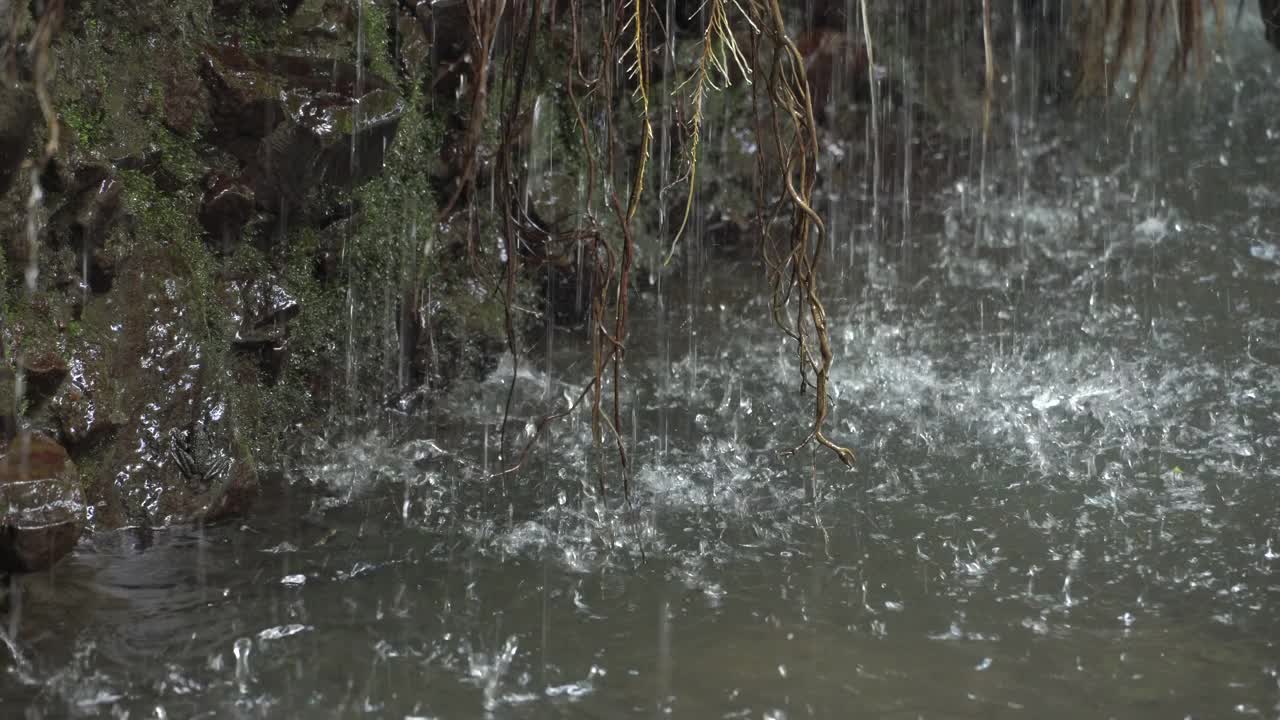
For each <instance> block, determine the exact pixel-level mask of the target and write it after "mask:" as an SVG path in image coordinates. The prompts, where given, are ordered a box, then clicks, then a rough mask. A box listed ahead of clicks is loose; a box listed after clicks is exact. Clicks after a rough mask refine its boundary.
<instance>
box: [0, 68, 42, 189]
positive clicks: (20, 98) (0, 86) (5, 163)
mask: <svg viewBox="0 0 1280 720" xmlns="http://www.w3.org/2000/svg"><path fill="white" fill-rule="evenodd" d="M39 116H40V112H39V108H38V107H37V105H36V100H35V96H34V94H32V92H31V91H30V89H29V88H25V87H23V86H21V85H18V84H10V83H8V82H6V81H5V80H3V79H0V195H3V194H4V193H5V192H8V190H9V188H10V187H11V186H12V185H13V180H14V177H15V176H16V175H17V172H18V168H19V167H21V165H22V161H23V160H24V159H26V157H27V152H28V150H29V148H30V145H31V139H32V133H33V132H34V131H35V125H36V119H37V118H39Z"/></svg>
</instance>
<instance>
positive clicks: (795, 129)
mask: <svg viewBox="0 0 1280 720" xmlns="http://www.w3.org/2000/svg"><path fill="white" fill-rule="evenodd" d="M747 7H748V13H749V14H750V16H751V17H752V20H753V24H755V25H756V26H757V27H760V28H761V29H762V31H763V33H764V35H765V36H766V37H767V38H768V39H769V40H770V42H771V43H772V45H773V48H774V51H773V56H772V61H771V62H770V65H769V67H768V68H763V67H761V63H760V56H759V51H758V49H757V51H756V52H755V53H754V55H753V59H754V61H755V67H756V74H757V76H759V75H761V74H762V71H766V70H767V73H765V74H767V77H768V80H769V82H768V90H769V99H770V101H771V103H770V106H771V108H770V109H771V114H772V119H773V138H774V142H775V144H776V147H777V150H778V162H779V163H780V164H781V165H782V168H781V170H782V172H781V176H782V180H783V185H784V186H785V195H784V198H785V201H786V202H787V204H789V205H790V208H791V221H790V227H791V232H790V237H789V243H788V246H789V247H788V250H787V251H786V254H785V255H783V256H775V255H773V254H772V253H771V252H770V251H768V250H766V262H767V263H768V265H769V274H770V286H771V287H772V289H773V299H772V305H773V316H774V320H775V322H777V323H778V325H779V327H780V328H781V329H782V330H783V332H784V333H786V335H787V336H788V337H790V338H791V339H793V340H795V342H796V351H797V354H798V356H799V360H800V383H801V384H800V387H801V389H802V390H803V389H805V388H807V387H809V386H812V388H813V392H814V416H813V428H812V430H810V432H809V433H808V435H807V436H806V437H805V439H804V441H803V442H802V443H800V445H799V446H797V447H796V448H795V449H799V448H800V447H803V446H805V445H807V444H808V443H810V442H817V443H818V444H819V445H821V446H823V447H825V448H827V449H829V450H831V451H832V452H833V453H835V455H836V457H838V458H839V459H840V461H841V462H843V463H844V464H845V465H846V466H852V465H853V463H854V459H855V456H854V453H853V451H852V450H850V449H849V448H846V447H843V446H841V445H838V444H836V443H835V442H834V441H832V440H831V439H830V438H829V437H827V435H826V433H825V431H824V429H823V427H824V425H825V424H826V421H827V415H828V412H829V405H828V403H829V398H828V385H829V380H830V374H831V364H832V361H833V357H834V356H833V353H832V351H831V337H830V334H829V332H828V329H827V313H826V310H825V308H824V307H823V305H822V300H821V299H820V297H819V291H818V270H819V264H820V261H821V257H822V248H823V244H824V241H825V238H826V228H825V227H824V225H823V223H822V219H821V218H820V217H819V216H818V213H817V212H815V211H814V209H813V204H812V198H813V191H814V186H815V185H816V183H817V174H818V172H817V171H818V167H817V163H818V135H817V123H816V121H815V119H814V115H813V100H812V97H811V95H810V93H809V82H808V78H807V76H806V74H805V66H804V57H803V56H802V55H801V54H800V51H799V50H798V49H797V48H796V45H795V43H794V41H792V39H791V37H790V35H789V34H788V33H787V29H786V26H785V23H784V20H783V15H782V8H781V7H780V6H779V0H753V2H751V3H750V4H749V5H748V6H747ZM779 114H781V115H782V120H781V121H780V120H779V118H778V116H779ZM757 131H758V132H759V126H758V125H757ZM762 140H763V138H762ZM762 145H763V143H762ZM761 230H762V232H763V233H764V234H765V236H766V237H765V238H764V239H763V240H762V242H763V244H764V246H765V247H766V249H767V248H769V247H770V246H771V245H772V243H771V241H770V240H769V238H768V233H769V224H768V223H765V224H763V225H762V228H761ZM793 290H794V291H795V292H796V297H797V303H798V304H797V308H796V322H795V325H794V326H791V325H790V324H789V323H788V322H787V321H786V320H785V316H786V313H785V308H786V305H787V303H788V302H789V298H790V297H791V295H792V292H793ZM806 322H807V323H808V324H811V326H812V329H811V331H810V330H808V329H806ZM815 345H816V348H815ZM815 351H816V355H815ZM810 373H811V374H812V379H810V378H809V374H810ZM794 451H795V450H792V452H794Z"/></svg>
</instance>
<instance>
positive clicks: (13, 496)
mask: <svg viewBox="0 0 1280 720" xmlns="http://www.w3.org/2000/svg"><path fill="white" fill-rule="evenodd" d="M84 522H85V501H84V495H83V493H82V491H81V488H80V477H79V473H78V472H77V470H76V466H75V464H74V463H73V462H71V458H70V457H69V456H68V455H67V451H66V450H65V449H64V448H63V447H62V446H61V445H59V444H58V443H56V442H54V441H53V440H50V439H49V438H47V437H44V436H42V435H29V434H23V435H19V436H17V437H16V438H14V440H13V441H12V442H11V443H9V447H8V450H7V451H6V452H5V454H4V456H3V457H0V570H6V571H9V572H34V571H38V570H45V569H47V568H49V567H51V566H53V564H54V563H56V562H58V561H59V560H61V559H62V558H63V557H65V556H66V555H67V554H68V553H70V552H71V550H72V548H74V547H75V545H76V542H77V541H78V540H79V539H80V533H81V531H82V530H83V529H84Z"/></svg>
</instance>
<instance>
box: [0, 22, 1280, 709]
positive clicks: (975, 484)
mask: <svg viewBox="0 0 1280 720" xmlns="http://www.w3.org/2000/svg"><path fill="white" fill-rule="evenodd" d="M1232 39H1233V44H1232V47H1231V49H1230V52H1229V54H1228V55H1227V56H1225V57H1224V58H1222V59H1221V61H1220V62H1219V63H1218V67H1217V68H1215V73H1214V76H1213V77H1214V80H1213V81H1212V82H1211V84H1210V85H1209V86H1208V87H1207V88H1206V89H1204V90H1203V91H1201V92H1200V93H1199V94H1195V95H1187V96H1185V97H1182V98H1180V99H1179V102H1178V104H1177V105H1176V108H1177V109H1176V110H1166V111H1163V112H1160V113H1156V114H1154V115H1152V116H1145V117H1142V118H1136V117H1133V116H1128V115H1125V114H1124V113H1122V112H1116V113H1113V114H1107V115H1105V116H1099V117H1094V118H1053V119H1052V121H1053V122H1054V124H1055V127H1053V128H1052V132H1050V130H1049V129H1044V130H1036V129H1035V128H1033V127H1030V123H1026V124H1024V127H1023V128H1022V134H1020V135H1019V137H1018V141H1017V142H1016V143H1013V142H1009V143H1003V144H1000V145H999V146H998V149H993V150H991V155H990V157H989V158H988V159H987V162H985V163H982V164H981V166H979V164H978V163H971V165H972V166H973V168H974V170H973V171H972V172H969V173H968V174H966V175H964V176H962V177H960V178H957V179H956V182H954V183H950V182H948V183H947V184H945V185H944V186H942V187H941V188H940V189H938V190H937V191H936V192H933V191H931V192H930V193H929V194H928V195H927V196H925V197H921V198H918V199H917V201H916V202H915V203H914V204H913V205H912V206H911V213H912V220H911V223H910V224H909V225H906V224H904V223H903V222H902V218H901V217H899V218H898V220H896V221H894V222H892V223H888V224H886V225H884V226H882V227H881V228H880V231H879V232H878V233H872V232H871V231H870V227H869V224H868V223H869V221H868V217H866V216H865V211H864V212H863V215H862V216H858V215H856V214H853V215H850V214H847V210H845V209H842V208H844V207H846V206H853V205H850V204H848V203H843V204H842V203H837V202H834V201H833V202H832V203H831V204H830V207H828V209H827V212H828V214H829V217H830V219H831V223H832V226H833V227H835V228H837V233H838V237H837V241H836V242H833V243H832V250H831V254H830V257H829V258H827V263H828V264H827V276H828V277H829V278H830V282H829V284H828V300H827V307H828V312H829V313H830V315H831V318H832V328H833V339H834V341H835V345H836V349H837V354H838V361H837V365H836V368H835V370H834V371H833V389H832V394H833V400H834V412H833V416H832V418H831V421H830V426H829V429H830V431H831V433H832V434H833V435H834V436H835V437H836V438H837V439H838V440H840V441H842V442H845V443H847V444H848V445H850V446H851V447H854V448H855V449H856V450H857V451H858V454H859V462H858V465H857V467H856V469H855V470H853V471H851V472H850V471H846V470H844V469H843V468H842V467H841V466H840V465H839V464H838V463H836V462H835V461H834V460H833V459H832V458H831V457H829V456H828V455H826V454H823V453H821V452H815V451H812V450H809V449H803V450H801V451H800V452H798V453H796V454H795V455H791V456H787V455H784V454H782V453H780V452H779V451H780V450H782V449H785V448H786V447H788V446H789V445H790V444H794V443H795V442H798V441H799V440H801V439H803V437H804V434H805V429H806V426H805V422H806V418H807V417H808V416H807V413H808V412H809V411H810V399H809V398H808V397H807V396H804V397H802V396H799V395H797V393H796V388H797V386H798V382H799V379H798V375H797V372H796V370H795V365H794V348H793V347H791V346H790V345H788V344H786V343H785V342H783V341H782V340H781V339H780V335H779V333H778V332H777V331H776V330H775V329H774V328H772V327H771V325H770V323H769V321H768V314H767V304H766V302H765V300H764V299H763V298H761V297H759V296H758V292H757V290H756V288H758V287H759V286H760V284H761V283H760V278H761V275H762V272H763V271H762V270H761V269H760V268H759V267H758V266H757V265H756V264H754V263H752V262H751V261H749V260H746V259H742V258H740V257H737V253H734V252H732V251H729V250H725V249H723V248H714V247H710V246H709V245H703V246H698V243H697V242H696V240H691V241H690V242H691V243H692V244H693V246H694V247H693V248H691V250H692V251H693V259H692V260H691V262H690V263H689V264H688V265H687V266H686V267H684V268H683V269H682V270H681V271H679V272H677V273H674V274H671V275H667V276H659V277H655V278H653V279H652V280H650V281H647V282H642V283H641V285H642V287H641V288H640V291H639V293H638V295H637V298H636V300H635V302H634V305H633V309H632V318H633V320H632V322H633V328H634V330H633V331H632V337H631V339H630V341H629V354H628V359H627V362H628V370H627V378H626V384H625V388H626V389H625V392H624V394H623V395H624V410H623V417H624V433H625V435H626V439H627V442H628V445H629V449H630V457H629V461H630V463H629V467H630V471H631V472H630V474H629V482H630V484H631V486H632V490H633V492H632V497H631V499H630V501H629V502H627V503H622V502H621V501H620V499H619V497H618V492H617V491H618V480H619V478H618V476H617V471H616V458H615V457H614V456H613V455H612V452H611V451H610V450H608V449H607V448H606V450H605V451H603V452H600V451H596V450H593V449H592V441H591V433H590V427H589V424H588V418H587V417H586V416H585V415H584V414H583V413H581V412H579V413H577V414H575V415H573V416H571V417H570V418H568V419H565V420H563V421H561V422H559V423H557V424H555V425H553V426H552V427H551V430H550V431H549V435H548V437H547V438H546V439H545V440H544V441H543V442H541V443H540V444H538V445H537V446H536V447H535V448H534V450H533V451H532V452H531V453H530V455H529V457H528V459H527V461H526V462H525V465H524V467H523V468H522V470H521V472H519V473H514V474H510V475H505V476H501V477H500V478H498V479H493V478H492V477H491V476H492V474H493V473H494V472H496V471H498V470H500V469H501V468H502V467H505V466H506V465H508V464H510V462H511V461H512V458H513V457H515V456H516V455H517V454H518V451H519V449H520V448H521V447H522V446H523V444H524V443H525V442H526V441H527V439H528V437H529V433H530V431H531V429H532V427H533V425H534V423H536V421H537V419H538V418H539V417H540V416H541V415H542V414H543V413H545V412H549V411H554V410H557V409H561V408H563V407H564V404H565V403H566V399H567V398H572V397H574V396H576V395H577V393H578V392H579V390H580V389H581V387H582V384H583V383H584V382H585V380H586V378H587V375H588V373H589V369H588V365H589V360H587V359H585V358H584V353H583V352H582V347H583V343H584V341H583V340H582V337H581V333H580V332H575V331H573V330H572V329H560V330H556V331H553V332H550V333H549V334H548V336H547V340H546V343H545V345H544V346H543V347H539V348H536V349H534V350H533V351H532V352H531V355H530V359H529V360H527V361H525V362H523V363H522V364H521V366H520V369H519V372H518V374H517V375H516V379H515V384H516V388H515V396H514V397H515V401H514V405H513V407H514V417H515V421H514V422H513V423H512V424H510V425H509V430H508V435H507V437H503V435H502V433H501V432H500V431H499V426H500V422H501V419H502V416H503V407H504V403H505V400H506V395H507V391H508V383H510V382H512V378H511V364H510V362H509V361H508V362H506V363H505V364H504V365H503V367H502V368H501V369H500V370H499V372H497V373H496V374H495V375H494V376H493V377H492V378H490V379H489V380H487V381H485V382H483V383H477V384H471V385H467V386H463V387H459V388H457V389H456V390H455V391H454V392H453V393H452V394H451V395H450V397H448V398H447V399H446V400H445V401H444V402H443V403H442V404H440V405H439V406H437V407H436V408H434V409H433V410H431V411H430V412H429V413H427V414H426V415H425V416H422V417H417V418H411V419H406V420H404V421H402V422H400V423H397V424H396V425H395V427H393V428H387V427H386V426H384V425H380V426H379V429H377V430H373V429H362V428H353V429H348V431H347V432H345V433H343V434H342V435H341V436H340V437H341V439H329V440H327V441H320V440H317V441H316V442H315V447H314V449H313V450H310V451H308V452H307V453H306V454H305V458H306V462H304V463H302V464H300V465H298V466H296V467H293V468H290V470H289V472H288V473H286V477H284V478H281V479H280V481H279V482H277V483H274V484H273V486H272V489H271V490H270V491H269V493H268V495H267V497H265V498H264V499H263V501H262V502H261V504H260V505H259V507H258V508H257V509H256V510H255V511H254V513H253V514H252V515H250V516H248V517H246V518H243V519H241V520H239V521H237V522H235V523H231V524H227V525H220V526H215V527H207V528H182V529H171V530H165V531H153V532H144V531H139V530H125V531H121V532H118V533H110V534H103V535H99V536H97V537H94V538H92V539H91V540H90V541H88V542H86V543H84V544H82V546H81V547H79V548H78V549H77V550H76V551H75V553H74V554H73V555H72V556H71V557H70V558H68V559H67V560H65V561H64V562H63V563H62V564H60V565H59V566H58V567H57V568H56V569H55V570H54V571H53V572H51V573H49V574H42V575H33V576H28V577H22V578H18V579H17V580H15V581H14V584H13V585H12V587H11V588H10V591H9V594H8V598H7V602H8V606H9V611H8V613H7V616H6V617H5V620H6V624H5V627H4V630H5V632H4V647H0V658H3V660H0V668H3V670H4V672H3V675H0V697H2V698H3V705H4V707H5V709H6V712H5V714H6V716H9V712H8V709H9V708H26V715H27V717H67V716H69V717H77V716H80V717H107V716H110V717H130V718H139V717H148V718H150V717H156V718H179V717H182V718H186V717H211V718H212V717H246V718H256V717H354V716H367V717H396V718H401V717H403V718H466V717H495V718H543V717H546V718H551V717H556V718H559V717H571V718H573V717H581V718H617V717H666V716H674V717H688V718H722V717H723V718H733V717H741V718H774V719H780V718H801V717H818V718H832V717H874V718H965V717H973V718H997V717H1034V718H1080V717H1098V718H1107V717H1116V718H1169V717H1191V718H1221V717H1234V716H1244V717H1254V716H1257V717H1272V718H1274V717H1278V716H1280V680H1278V676H1277V671H1278V664H1280V647H1277V644H1278V643H1280V613H1278V611H1280V570H1278V568H1280V513H1278V512H1277V511H1278V510H1280V489H1278V488H1280V485H1278V481H1280V470H1278V469H1277V468H1278V467H1280V465H1277V462H1276V460H1277V459H1278V456H1280V223H1278V222H1277V221H1280V172H1277V171H1276V170H1274V167H1275V165H1276V164H1277V162H1280V121H1277V120H1276V118H1280V112H1277V110H1280V95H1277V94H1276V93H1275V90H1274V87H1275V78H1276V72H1277V68H1280V64H1278V60H1277V58H1276V57H1275V56H1273V54H1272V52H1271V51H1270V50H1269V49H1268V48H1267V47H1266V46H1265V45H1264V44H1263V42H1262V41H1261V31H1260V30H1259V29H1257V28H1255V27H1246V28H1244V29H1242V30H1241V31H1240V33H1239V34H1238V36H1237V35H1235V34H1233V36H1232ZM1039 121H1040V122H1042V123H1045V124H1048V122H1049V121H1050V119H1049V118H1040V119H1039ZM968 149H969V150H970V151H972V150H974V148H973V147H970V148H968ZM831 162H832V163H833V164H835V165H836V166H837V167H838V162H839V161H838V159H834V158H833V159H831ZM846 170H848V169H847V168H846ZM833 175H835V176H842V177H853V176H854V175H856V173H854V172H852V171H848V172H846V173H845V174H844V175H841V174H840V173H839V172H836V173H833ZM850 182H852V181H850ZM835 190H843V191H848V190H849V188H848V187H846V188H835ZM837 195H839V194H838V193H834V192H833V196H837ZM840 196H843V195H840ZM904 228H906V229H905V230H904ZM873 235H875V236H877V237H876V238H872V237H871V236H873ZM504 445H505V449H504ZM601 473H603V474H604V477H605V479H606V480H607V481H608V482H609V483H610V487H611V488H612V490H613V494H612V495H611V497H610V498H609V501H608V502H607V503H602V502H600V500H599V498H597V497H595V496H594V495H593V494H592V493H591V492H590V489H591V488H593V487H594V486H595V485H596V483H597V481H598V480H599V478H600V477H601ZM14 716H15V717H16V716H18V715H16V714H15V715H14Z"/></svg>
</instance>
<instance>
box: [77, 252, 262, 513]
mask: <svg viewBox="0 0 1280 720" xmlns="http://www.w3.org/2000/svg"><path fill="white" fill-rule="evenodd" d="M200 288H201V286H200V284H199V283H198V282H197V281H196V280H195V279H194V278H192V277H191V275H190V273H189V270H188V268H187V266H186V263H185V261H184V260H183V258H182V257H181V255H180V253H179V251H177V250H176V249H175V248H172V247H169V246H164V245H160V246H153V247H150V249H140V250H139V251H138V254H136V255H134V256H131V257H129V258H127V259H125V260H123V261H122V263H121V269H120V281H119V282H118V283H117V287H116V289H115V290H114V291H113V292H111V293H109V294H107V295H106V296H104V297H102V298H100V299H98V300H97V301H95V302H92V303H90V304H89V305H87V306H86V307H85V311H84V319H83V322H82V324H83V325H84V326H85V327H86V328H87V330H86V333H85V337H84V340H83V343H84V348H83V350H82V351H81V352H80V353H79V354H78V356H77V359H78V360H81V361H82V362H83V364H82V365H81V366H80V367H79V368H77V367H75V366H74V363H73V372H72V376H73V378H76V379H77V380H78V381H77V382H74V383H67V385H74V386H76V387H78V388H80V389H81V390H82V392H83V397H82V398H81V402H82V403H85V402H87V403H89V406H88V407H84V406H83V405H81V407H82V408H83V411H84V412H85V415H81V417H80V419H79V420H78V421H76V420H73V422H72V424H70V425H69V426H66V427H64V432H67V431H68V430H70V429H72V428H74V429H75V430H76V431H77V432H78V434H79V436H80V438H81V442H85V441H87V440H88V439H89V438H91V437H93V436H94V435H95V434H97V435H98V436H99V439H100V441H99V442H98V443H97V445H96V447H94V449H93V451H92V455H93V458H94V472H93V475H92V477H88V478H86V483H85V493H86V496H87V499H88V501H89V502H91V503H93V504H94V505H95V507H100V508H101V514H102V516H103V517H108V518H111V519H110V520H109V521H103V522H102V523H101V524H102V525H103V526H105V527H110V526H112V525H113V524H120V523H126V524H135V525H143V526H150V527H157V526H163V525H168V524H172V523H178V522H187V521H192V520H215V519H218V518H220V517H223V516H225V515H227V514H229V513H234V512H241V511H243V510H244V509H245V508H247V507H248V505H249V502H250V501H251V500H252V498H253V497H254V496H255V495H256V493H257V488H258V480H257V473H256V469H255V467H254V464H253V462H252V458H251V457H250V454H249V451H248V449H247V446H246V444H245V443H243V442H241V441H240V439H239V438H238V436H237V426H236V417H237V415H236V406H235V403H234V401H233V397H232V392H233V385H232V382H233V381H232V378H231V376H230V374H229V372H228V370H227V369H226V367H225V360H224V358H223V357H222V355H221V354H220V352H221V351H220V350H219V349H218V348H216V347H210V345H209V343H208V337H207V334H208V326H207V320H206V317H207V316H206V315H205V312H207V311H206V310H205V309H203V308H202V304H203V303H209V302H218V299H217V298H216V297H208V296H205V295H202V294H201V292H202V291H201V289H200ZM68 399H70V398H68ZM74 409H76V405H75V404H67V405H65V406H64V410H68V411H70V410H74ZM99 414H102V415H106V416H107V418H108V422H109V425H111V426H113V427H108V428H103V427H101V426H100V425H99V426H96V427H95V417H96V416H97V415H99ZM86 415H87V417H86ZM115 419H127V420H126V421H125V422H122V423H118V424H117V423H116V422H114V420H115ZM103 432H108V433H109V434H107V435H105V437H104V436H103V435H102V433H103ZM68 434H70V433H68Z"/></svg>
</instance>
